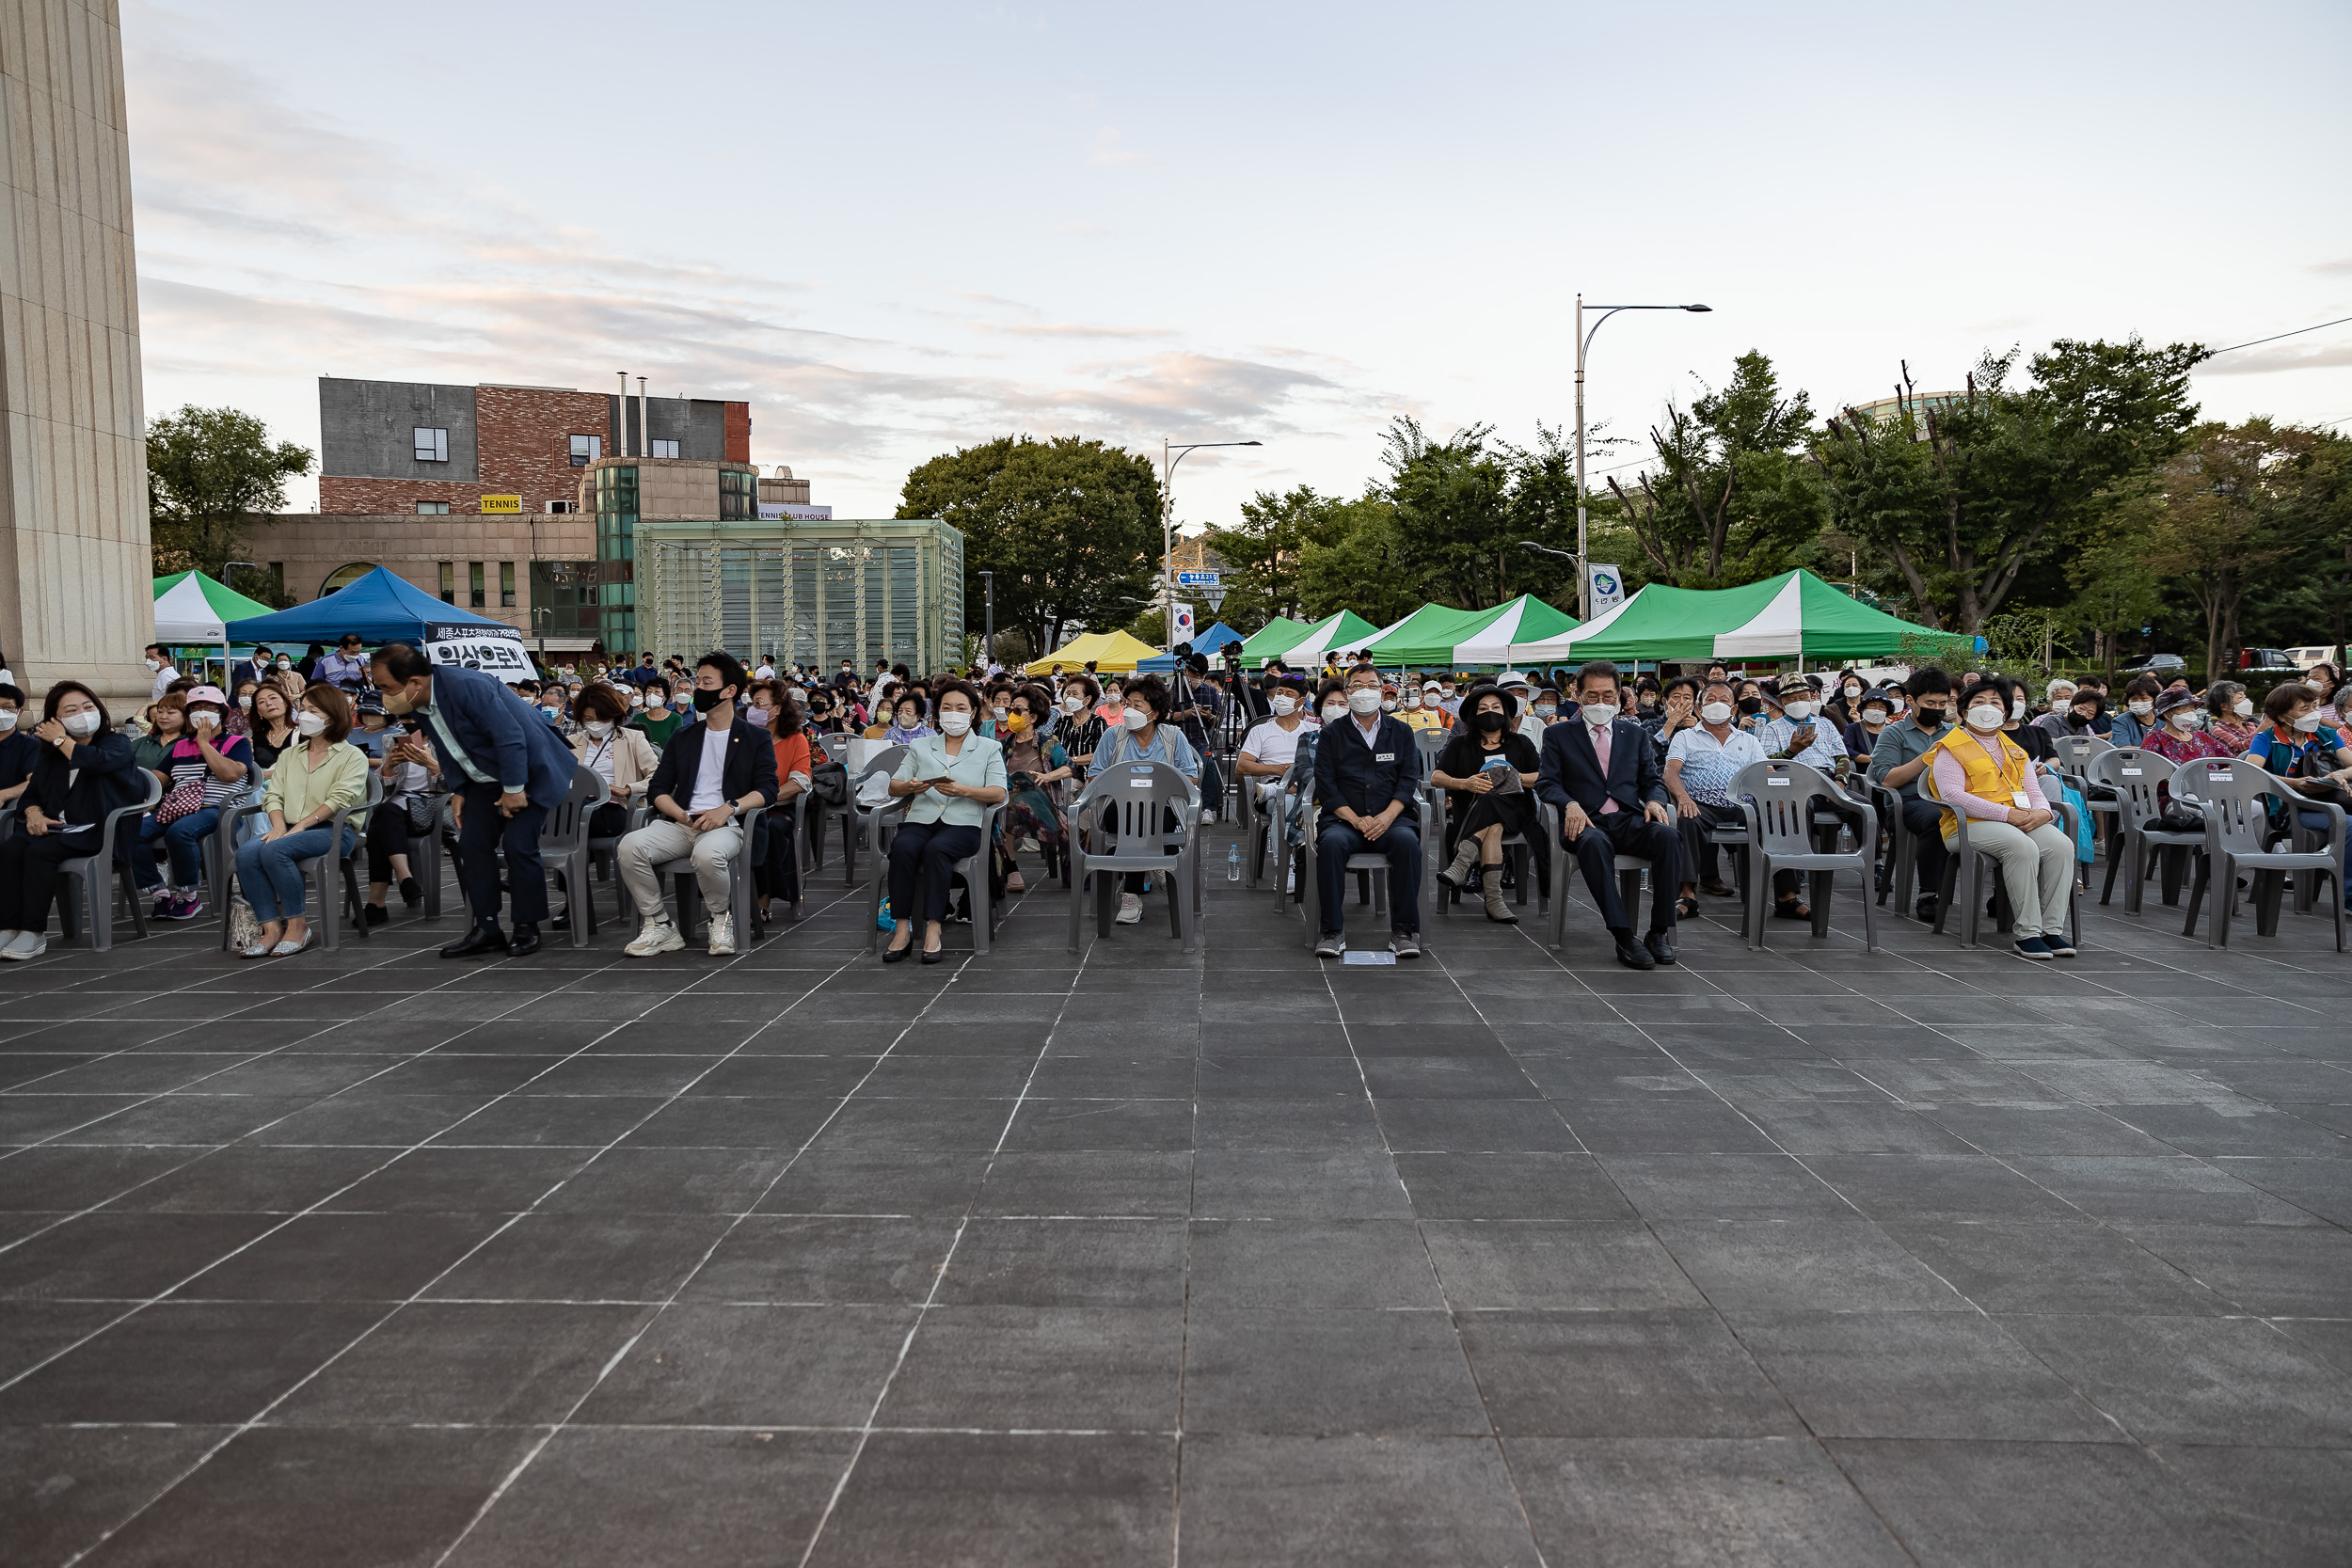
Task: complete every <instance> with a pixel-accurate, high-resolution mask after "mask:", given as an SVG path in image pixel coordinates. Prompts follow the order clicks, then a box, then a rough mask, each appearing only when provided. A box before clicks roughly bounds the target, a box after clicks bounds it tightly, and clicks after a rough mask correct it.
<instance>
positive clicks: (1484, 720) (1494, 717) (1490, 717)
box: [1477, 713, 1502, 735]
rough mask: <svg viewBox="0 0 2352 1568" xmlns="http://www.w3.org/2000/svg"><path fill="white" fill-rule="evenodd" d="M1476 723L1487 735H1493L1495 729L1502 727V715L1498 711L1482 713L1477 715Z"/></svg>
mask: <svg viewBox="0 0 2352 1568" xmlns="http://www.w3.org/2000/svg"><path fill="white" fill-rule="evenodd" d="M1477 723H1478V727H1479V728H1480V729H1482V730H1484V731H1486V733H1487V734H1488V735H1493V734H1494V733H1495V732H1496V731H1498V730H1500V729H1502V715H1501V714H1500V713H1482V714H1480V715H1479V716H1478V720H1477Z"/></svg>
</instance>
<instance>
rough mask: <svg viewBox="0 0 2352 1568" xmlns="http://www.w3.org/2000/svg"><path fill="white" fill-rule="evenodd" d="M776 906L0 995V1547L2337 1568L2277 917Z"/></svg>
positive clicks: (2310, 1123)
mask: <svg viewBox="0 0 2352 1568" xmlns="http://www.w3.org/2000/svg"><path fill="white" fill-rule="evenodd" d="M1224 842H1225V841H1224V840H1223V839H1222V838H1221V837H1220V838H1217V839H1216V846H1215V853H1216V856H1217V857H1219V858H1218V860H1217V863H1216V871H1215V872H1213V875H1214V874H1216V873H1221V871H1222V861H1221V856H1222V852H1223V847H1224ZM608 892H609V890H608ZM815 893H816V896H815V898H814V899H813V901H812V904H811V914H810V917H809V918H808V919H807V920H806V921H805V922H804V923H803V924H802V925H800V926H799V927H794V928H791V929H789V930H788V931H787V932H786V933H785V934H783V935H781V936H777V937H774V938H772V939H771V940H770V941H768V942H764V943H763V944H761V945H760V946H759V947H758V948H757V949H756V950H755V951H754V952H751V953H748V954H745V955H743V956H740V957H739V958H735V959H733V960H732V961H728V962H713V961H712V960H710V959H708V958H705V957H703V956H701V955H699V954H696V953H691V952H690V953H686V954H680V955H675V956H673V957H671V958H663V959H659V960H653V961H640V960H632V959H629V958H625V957H623V956H622V955H621V953H620V950H619V949H620V945H621V942H623V940H625V935H626V933H623V932H621V931H619V930H617V929H615V928H612V927H607V929H606V931H605V932H604V934H603V935H602V936H600V937H599V938H598V939H597V941H596V945H595V946H594V948H592V949H591V950H589V951H587V952H585V953H576V952H575V951H574V950H573V949H571V948H570V947H569V946H567V945H565V946H552V947H549V948H548V949H547V950H546V951H544V952H542V953H541V954H539V955H538V956H537V957H535V958H530V959H524V960H516V961H502V962H494V963H465V964H460V963H445V962H441V961H439V960H438V959H437V958H435V957H434V955H433V953H432V951H431V949H432V947H433V946H434V945H436V944H437V943H438V942H442V941H445V940H447V938H448V936H449V935H450V934H451V927H450V926H449V925H448V923H446V922H444V923H442V924H441V925H439V926H437V927H436V926H428V925H426V924H423V923H421V922H411V921H408V920H405V918H400V917H398V916H396V918H395V921H394V924H392V925H391V926H389V927H382V928H379V930H378V932H377V934H376V936H375V938H374V939H373V941H370V942H360V941H358V940H356V939H353V940H349V941H347V942H346V943H345V945H343V946H342V948H341V949H340V950H339V951H338V952H337V953H335V954H334V955H333V956H331V957H330V956H326V955H323V954H319V953H312V954H309V955H305V956H303V957H301V958H294V959H286V960H273V961H264V962H255V963H244V962H238V961H235V960H233V959H230V958H226V957H224V956H222V955H220V954H219V953H217V952H216V951H215V942H216V941H217V927H214V926H212V925H211V924H209V923H206V924H204V925H202V926H200V927H195V928H181V929H174V930H171V931H170V932H169V933H168V934H166V935H161V936H158V937H156V938H153V939H151V940H149V941H147V942H125V943H124V944H123V945H122V946H120V947H119V948H118V949H117V950H116V951H115V952H113V953H111V954H108V955H103V956H97V955H89V954H86V953H83V952H80V951H78V950H74V949H70V948H64V947H59V948H56V949H53V950H52V953H51V955H50V957H49V958H47V959H46V960H44V961H41V962H40V963H37V964H32V965H24V966H6V967H0V1067H5V1069H6V1076H5V1080H0V1083H4V1084H5V1087H6V1090H7V1092H6V1093H5V1094H4V1095H0V1146H5V1147H0V1208H4V1209H5V1210H6V1211H7V1212H5V1213H4V1214H0V1559H4V1560H6V1561H7V1562H8V1563H10V1564H48V1563H64V1562H69V1561H76V1560H81V1561H87V1562H90V1563H94V1564H95V1563H105V1564H112V1563H132V1562H139V1563H172V1564H186V1563H209V1562H221V1563H263V1562H266V1563H274V1564H275V1563H287V1564H297V1563H298V1564H303V1565H306V1568H326V1565H337V1564H346V1563H351V1564H357V1563H395V1562H397V1563H420V1564H425V1563H437V1562H440V1561H444V1560H446V1561H448V1562H450V1563H453V1564H468V1565H472V1564H509V1563H548V1564H564V1565H567V1568H580V1565H588V1564H601V1563H615V1564H619V1563H627V1564H643V1563H649V1562H658V1561H678V1562H684V1561H691V1562H697V1563H711V1564H734V1563H754V1562H757V1563H783V1564H787V1565H790V1564H796V1563H801V1562H808V1563H814V1564H834V1563H893V1564H896V1563H949V1562H953V1563H974V1564H996V1563H1003V1564H1025V1565H1029V1564H1048V1563H1073V1564H1086V1565H1089V1568H1093V1565H1103V1564H1121V1563H1128V1562H1135V1563H1151V1564H1167V1563H1170V1562H1177V1563H1200V1564H1228V1563H1235V1564H1238V1563H1248V1564H1268V1563H1335V1564H1348V1565H1351V1568H1362V1565H1368V1564H1376V1563H1398V1564H1416V1565H1418V1564H1430V1563H1452V1562H1475V1563H1482V1564H1519V1563H1537V1562H1549V1563H1551V1564H1553V1565H1565V1564H1579V1565H1583V1564H1613V1563H1630V1564H1656V1563H1665V1562H1690V1563H1710V1564H1711V1563H1757V1562H1771V1563H1787V1564H1803V1565H1807V1568H1817V1565H1834V1564H1849V1563H1854V1564H1878V1563H1921V1564H1939V1563H1986V1562H2051V1563H2064V1564H2069V1565H2088V1564H2102V1563H2114V1564H2126V1565H2130V1568H2152V1565H2157V1564H2172V1563H2240V1562H2248V1563H2251V1562H2296V1563H2314V1564H2317V1563H2326V1564H2342V1563H2344V1562H2345V1561H2347V1560H2352V1237H2348V1236H2347V1234H2346V1229H2345V1227H2346V1226H2347V1225H2352V1158H2348V1157H2347V1156H2352V1147H2348V1146H2347V1134H2348V1133H2352V1031H2347V1029H2346V1028H2345V1026H2344V1010H2345V1009H2344V998H2345V995H2346V990H2347V987H2346V981H2347V978H2352V958H2341V957H2338V956H2337V955H2336V954H2335V953H2334V952H2333V951H2332V949H2331V947H2330V945H2329V942H2328V938H2327V935H2326V922H2325V921H2324V920H2321V919H2312V918H2308V917H2296V916H2292V915H2290V916H2289V917H2288V918H2287V919H2286V922H2285V927H2284V930H2285V934H2284V935H2283V937H2282V938H2281V939H2280V940H2279V941H2277V942H2265V941H2262V940H2261V939H2258V938H2256V937H2254V936H2253V935H2252V934H2251V932H2250V928H2244V932H2243V934H2242V935H2241V937H2240V938H2239V941H2240V942H2241V946H2240V948H2239V949H2238V950H2237V951H2236V952H2234V953H2233V954H2231V955H2228V956H2226V957H2220V958H2217V957H2216V956H2214V955H2212V954H2209V953H2208V952H2207V950H2206V949H2205V947H2204V946H2203V944H2202V943H2201V942H2187V941H2184V940H2182V938H2181V937H2180V936H2179V935H2178V918H2179V917H2178V915H2177V914H2172V913H2169V911H2157V912H2152V913H2151V915H2150V916H2149V917H2148V918H2147V919H2145V920H2128V919H2126V918H2125V917H2123V916H2122V914H2121V912H2120V908H2119V909H2118V910H2114V911H2097V912H2094V913H2093V914H2092V916H2091V918H2090V920H2089V921H2088V922H2087V931H2086V935H2087V938H2088V941H2087V944H2086V951H2085V953H2084V956H2083V957H2082V958H2080V959H2078V960H2076V961H2074V962H2071V963H2061V964H2058V965H2056V966H2039V967H2037V966H2029V965H2026V964H2025V963H2022V962H2020V961H2018V960H2016V959H2014V958H2009V957H2007V956H2005V955H2003V954H2000V953H1998V952H1995V951H1992V950H1983V951H1978V952H1963V951H1962V950H1961V949H1960V947H1959V946H1958V943H1957V941H1956V939H1951V938H1947V939H1943V940H1937V939H1933V938H1931V937H1930V936H1929V935H1928V933H1927V932H1926V931H1925V930H1924V929H1923V928H1921V927H1918V926H1916V925H1914V924H1911V923H1907V922H1899V921H1889V922H1886V923H1885V924H1884V925H1883V927H1882V934H1883V938H1884V940H1885V941H1886V943H1887V949H1886V950H1885V951H1883V952H1882V953H1880V954H1877V955H1873V956H1868V957H1866V956H1865V955H1864V954H1863V952H1862V950H1861V943H1860V936H1859V918H1858V917H1859V907H1858V905H1857V904H1856V903H1855V902H1854V898H1853V894H1852V891H1851V887H1849V889H1848V891H1847V892H1846V894H1845V895H1843V896H1842V897H1841V898H1840V900H1839V901H1838V903H1837V904H1836V916H1837V921H1836V929H1835V931H1834V933H1833V935H1832V936H1831V938H1830V939H1828V940H1827V941H1826V942H1820V943H1815V942H1812V941H1810V940H1809V938H1808V937H1807V936H1806V935H1805V934H1804V931H1803V929H1802V928H1801V927H1789V926H1786V925H1783V926H1777V927H1774V929H1773V930H1772V933H1771V935H1772V940H1773V942H1774V943H1775V946H1774V947H1773V949H1772V951H1770V952H1767V953H1763V954H1751V953H1749V952H1747V951H1746V950H1745V949H1744V948H1743V946H1742V945H1741V943H1740V941H1739V939H1738V935H1737V928H1736V923H1735V925H1733V926H1731V927H1725V926H1724V925H1723V924H1721V923H1720V922H1721V917H1722V914H1723V906H1721V905H1715V906H1712V907H1711V908H1710V911H1709V912H1710V919H1709V920H1708V921H1706V922H1702V923H1700V924H1698V925H1697V926H1695V927H1691V928H1687V929H1686V933H1685V939H1684V944H1683V951H1684V955H1685V962H1684V963H1683V965H1682V966H1681V967H1680V968H1678V969H1676V970H1671V971H1664V972H1661V973H1658V974H1629V973H1628V972H1626V971H1623V970H1621V969H1619V968H1617V967H1616V966H1615V965H1614V964H1613V962H1611V961H1610V959H1609V955H1608V952H1607V949H1606V946H1605V944H1604V943H1603V942H1602V939H1601V938H1600V934H1599V932H1598V930H1597V925H1596V923H1595V921H1594V917H1593V914H1592V911H1591V910H1590V907H1589V906H1588V905H1586V904H1585V903H1584V902H1583V900H1582V898H1581V892H1580V893H1579V895H1578V896H1577V897H1576V899H1575V902H1574V905H1573V907H1572V910H1571V914H1570V926H1569V929H1570V936H1571V943H1570V951H1569V952H1568V953H1567V954H1566V955H1565V957H1561V956H1555V955H1553V954H1552V953H1551V952H1550V951H1549V949H1547V948H1546V947H1544V946H1542V945H1541V944H1540V940H1539V938H1538V936H1537V935H1536V933H1535V931H1534V929H1533V928H1532V927H1534V921H1533V919H1532V918H1531V920H1530V922H1529V927H1522V928H1519V929H1506V928H1502V927H1491V926H1488V925H1486V923H1485V922H1484V921H1483V920H1481V919H1478V918H1476V917H1475V915H1474V914H1470V915H1465V914H1456V915H1455V916H1454V917H1453V918H1452V919H1451V920H1450V921H1447V922H1445V923H1442V924H1441V925H1439V927H1438V928H1437V929H1435V930H1433V931H1432V932H1431V933H1430V952H1429V955H1428V957H1427V958H1424V959H1423V960H1422V962H1420V963H1419V964H1417V965H1411V966H1399V967H1397V968H1393V969H1381V968H1355V967H1347V968H1343V967H1338V966H1331V965H1322V966H1318V965H1317V964H1316V962H1315V961H1314V960H1313V959H1312V958H1311V957H1309V956H1308V954H1307V953H1306V951H1305V949H1304V948H1303V946H1302V945H1301V944H1300V931H1299V927H1297V925H1296V924H1295V922H1293V921H1291V920H1290V919H1288V918H1287V917H1286V916H1284V915H1283V914H1281V913H1280V912H1279V911H1278V910H1277V907H1276V905H1275V903H1274V900H1273V898H1272V895H1270V894H1265V893H1259V894H1245V893H1243V892H1242V891H1241V890H1240V889H1239V888H1238V887H1231V888H1229V887H1228V886H1227V885H1226V884H1225V883H1223V882H1222V881H1216V882H1213V883H1212V884H1211V893H1210V911H1209V918H1208V923H1207V933H1206V941H1205V944H1204V948H1203V951H1202V953H1201V955H1200V956H1199V957H1198V958H1192V959H1187V958H1185V957H1184V955H1183V954H1182V952H1181V951H1180V950H1179V948H1178V947H1177V945H1176V944H1175V943H1174V942H1172V941H1170V940H1169V938H1168V934H1167V927H1166V923H1165V919H1164V916H1163V915H1162V914H1161V906H1159V905H1156V904H1155V905H1154V906H1153V907H1152V916H1153V918H1152V919H1151V920H1147V923H1146V924H1145V925H1144V926H1142V927H1120V928H1119V929H1117V930H1116V931H1115V933H1114V934H1113V936H1111V937H1110V938H1109V939H1107V940H1104V941H1100V942H1095V941H1092V939H1091V935H1090V933H1089V943H1090V945H1089V949H1088V951H1087V953H1086V954H1085V955H1084V957H1083V958H1073V957H1071V956H1069V955H1067V954H1066V953H1065V952H1064V950H1063V944H1062V929H1063V927H1062V905H1061V902H1060V899H1059V895H1058V893H1056V894H1052V895H1044V894H1032V895H1029V896H1028V897H1027V898H1026V899H1025V901H1024V902H1022V903H1021V904H1020V905H1019V906H1018V907H1017V909H1016V910H1015V911H1014V912H1013V913H1012V915H1011V917H1010V918H1009V921H1008V923H1007V925H1006V926H1005V927H1004V929H1003V932H1002V934H1001V936H1000V938H999V943H998V946H997V948H996V950H995V952H994V953H993V954H992V955H991V956H990V957H989V958H986V959H984V960H970V959H967V958H964V957H963V956H961V955H959V956H958V958H957V959H956V961H955V962H952V963H948V964H944V965H940V966H937V967H931V968H925V967H923V966H920V965H916V964H911V963H910V964H904V965H900V966H897V967H893V968H889V969H884V968H882V966H881V965H880V964H879V963H878V962H877V961H876V960H874V959H872V958H868V957H866V954H865V952H864V948H863V941H864V937H863V932H862V930H861V918H862V911H863V902H862V897H855V898H852V897H847V896H845V895H843V894H842V893H841V891H840V890H839V887H838V882H837V880H834V881H833V882H832V883H831V884H830V885H827V884H826V883H825V882H824V881H823V879H820V880H819V883H818V887H817V888H816V890H815ZM827 900H832V902H827ZM1367 912H1368V911H1361V910H1354V911H1351V913H1353V914H1354V915H1356V916H1357V918H1358V921H1359V937H1360V936H1362V935H1365V934H1367V933H1364V932H1362V930H1361V929H1360V925H1361V921H1362V919H1363V917H1364V916H1365V914H1366V913H1367ZM1533 912H1534V906H1533V903H1532V902H1531V904H1530V906H1529V914H1530V916H1531V917H1532V915H1533ZM963 940H965V933H964V932H962V931H961V930H955V931H953V932H951V941H955V942H961V941H963Z"/></svg>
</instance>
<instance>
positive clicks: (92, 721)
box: [62, 710, 98, 740]
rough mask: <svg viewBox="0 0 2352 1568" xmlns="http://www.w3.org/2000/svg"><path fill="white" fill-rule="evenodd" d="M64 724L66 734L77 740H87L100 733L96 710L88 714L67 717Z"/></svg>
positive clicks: (73, 714) (71, 714)
mask: <svg viewBox="0 0 2352 1568" xmlns="http://www.w3.org/2000/svg"><path fill="white" fill-rule="evenodd" d="M62 722H63V723H64V725H65V733H66V734H68V735H70V736H72V737H73V738H74V739H76V740H87V739H88V738H89V737H90V736H94V735H96V734H97V733H98V714H97V712H96V711H95V710H92V711H90V712H87V713H70V714H68V715H66V717H65V719H64V720H63V721H62Z"/></svg>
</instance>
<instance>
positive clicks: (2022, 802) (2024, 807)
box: [2009, 789, 2033, 811]
mask: <svg viewBox="0 0 2352 1568" xmlns="http://www.w3.org/2000/svg"><path fill="white" fill-rule="evenodd" d="M2009 798H2010V800H2013V801H2015V802H2016V805H2017V809H2018V810H2019V811H2031V810H2032V809H2033V802H2032V801H2030V800H2026V792H2025V791H2024V790H2022V789H2012V790H2010V792H2009Z"/></svg>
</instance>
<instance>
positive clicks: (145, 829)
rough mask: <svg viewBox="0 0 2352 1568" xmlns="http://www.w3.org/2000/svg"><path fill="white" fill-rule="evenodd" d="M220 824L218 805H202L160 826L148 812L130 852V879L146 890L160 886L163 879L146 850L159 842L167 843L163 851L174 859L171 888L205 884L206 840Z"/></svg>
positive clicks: (141, 820)
mask: <svg viewBox="0 0 2352 1568" xmlns="http://www.w3.org/2000/svg"><path fill="white" fill-rule="evenodd" d="M219 822H220V808H219V807H218V806H203V807H199V809H197V810H195V811H192V812H190V813H188V815H187V816H183V817H180V818H178V819H176V820H174V821H171V822H166V823H158V822H157V821H156V820H155V814H154V813H153V812H149V813H148V814H147V815H146V816H143V817H141V818H140V819H139V841H138V843H137V845H136V846H135V847H134V848H133V849H132V851H131V879H132V880H133V881H135V882H136V883H138V885H139V886H141V887H143V888H151V887H160V886H161V885H162V884H163V879H162V878H161V877H159V876H157V875H156V874H155V857H154V856H153V855H151V854H150V853H148V849H147V847H148V846H149V845H151V844H152V843H154V842H155V841H156V840H157V839H159V838H160V839H162V840H163V841H164V852H165V853H166V854H167V855H169V856H170V857H171V885H172V886H173V887H177V888H193V887H199V886H201V885H202V884H203V881H204V847H203V838H204V835H205V834H206V833H209V832H212V831H213V829H214V828H215V826H217V825H218V823H219Z"/></svg>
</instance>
